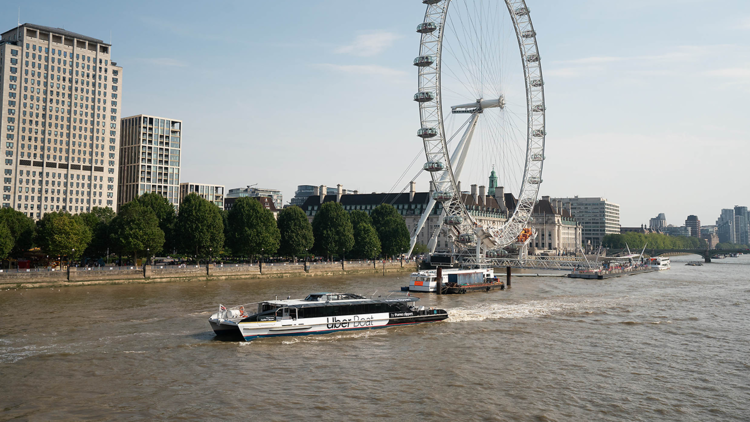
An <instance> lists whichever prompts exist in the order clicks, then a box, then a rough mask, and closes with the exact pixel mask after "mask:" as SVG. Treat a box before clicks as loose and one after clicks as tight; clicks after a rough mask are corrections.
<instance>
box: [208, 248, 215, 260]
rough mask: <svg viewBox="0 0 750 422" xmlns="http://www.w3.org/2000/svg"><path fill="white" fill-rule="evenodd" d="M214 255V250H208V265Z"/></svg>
mask: <svg viewBox="0 0 750 422" xmlns="http://www.w3.org/2000/svg"><path fill="white" fill-rule="evenodd" d="M213 254H214V248H208V263H209V264H210V263H211V258H212V256H213Z"/></svg>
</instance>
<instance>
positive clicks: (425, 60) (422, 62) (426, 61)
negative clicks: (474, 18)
mask: <svg viewBox="0 0 750 422" xmlns="http://www.w3.org/2000/svg"><path fill="white" fill-rule="evenodd" d="M433 63H435V58H434V57H432V56H419V57H417V58H416V59H414V66H417V67H428V66H432V64H433Z"/></svg>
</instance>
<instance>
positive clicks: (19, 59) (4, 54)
mask: <svg viewBox="0 0 750 422" xmlns="http://www.w3.org/2000/svg"><path fill="white" fill-rule="evenodd" d="M121 86H122V67H120V66H117V64H116V63H115V62H113V61H112V59H111V45H109V44H107V43H105V42H103V41H102V40H99V39H96V38H92V37H88V36H85V35H81V34H76V33H74V32H70V31H66V30H64V29H60V28H50V27H46V26H41V25H35V24H29V23H26V24H23V25H21V26H19V27H17V28H14V29H11V30H9V31H6V32H4V33H2V35H1V36H0V123H2V124H0V139H1V140H2V143H0V156H2V158H1V160H2V161H0V167H2V173H3V197H2V206H3V207H12V208H14V209H16V210H18V211H21V212H23V213H25V214H26V215H28V216H29V217H32V218H34V219H35V220H38V219H40V218H41V217H42V216H43V215H44V213H46V212H52V211H61V210H66V211H68V212H71V213H80V212H87V211H90V210H91V208H93V207H109V208H112V209H113V210H115V211H117V203H116V199H115V198H116V197H117V183H116V180H117V178H118V168H117V161H118V155H119V147H118V141H119V138H120V133H119V132H120V107H119V103H120V101H122V98H121V95H122V91H121V90H120V87H121Z"/></svg>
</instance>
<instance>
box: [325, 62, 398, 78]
mask: <svg viewBox="0 0 750 422" xmlns="http://www.w3.org/2000/svg"><path fill="white" fill-rule="evenodd" d="M313 66H315V67H318V68H321V69H326V70H331V71H334V72H340V73H348V74H352V75H367V76H383V77H388V78H400V77H403V76H406V75H407V73H406V72H404V71H401V70H396V69H391V68H389V67H385V66H378V65H338V64H330V63H321V64H316V65H313Z"/></svg>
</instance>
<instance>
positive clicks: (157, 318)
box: [0, 256, 750, 421]
mask: <svg viewBox="0 0 750 422" xmlns="http://www.w3.org/2000/svg"><path fill="white" fill-rule="evenodd" d="M694 259H697V257H695V256H692V257H678V258H673V265H672V270H670V271H665V272H660V273H651V274H642V275H637V276H631V277H626V278H620V279H612V280H603V281H602V280H599V281H593V280H571V279H567V278H553V277H539V278H519V277H517V278H515V279H514V282H513V287H512V288H511V289H509V290H507V291H493V292H491V293H473V294H467V295H460V296H442V297H438V296H434V295H423V296H421V297H422V300H421V301H420V304H423V305H427V306H438V307H442V308H445V309H447V310H448V311H449V313H450V319H449V320H447V321H445V322H439V323H434V324H423V325H418V326H411V327H398V328H389V329H385V330H375V331H366V332H354V333H345V334H330V335H323V336H310V337H291V338H283V339H281V338H276V339H263V340H258V341H254V342H251V343H240V342H225V341H217V340H215V339H214V335H213V333H212V332H211V330H210V328H209V326H208V322H207V318H208V317H209V315H210V314H211V313H213V312H215V311H216V310H217V309H218V304H219V303H224V304H227V305H236V304H240V303H249V302H256V301H259V300H264V299H270V298H273V297H275V296H277V295H278V296H279V297H286V296H287V295H291V296H292V297H302V296H305V295H306V294H307V293H309V292H313V291H343V292H352V293H360V294H370V293H373V292H375V291H378V293H377V294H378V295H380V294H387V292H389V291H393V290H397V289H398V288H399V287H400V286H402V285H405V284H406V283H407V280H408V276H405V275H399V276H386V277H383V276H372V277H362V276H358V277H332V278H302V279H272V280H234V281H216V282H188V283H171V284H151V285H147V284H139V285H122V286H116V285H114V286H90V287H71V288H62V289H57V288H55V289H49V288H48V289H38V290H4V291H0V420H11V419H20V420H53V419H55V420H86V419H88V420H102V419H118V420H141V419H169V420H180V419H184V420H212V419H215V420H228V419H239V418H242V419H245V420H271V421H277V420H278V421H286V420H313V419H323V418H325V419H328V420H362V421H368V420H397V419H399V420H401V419H403V420H437V419H441V420H519V421H581V420H601V421H621V420H631V421H654V420H674V421H707V420H716V421H730V420H745V421H746V420H750V324H749V322H750V318H749V316H750V256H743V257H740V258H728V259H725V260H721V261H715V263H713V264H710V265H705V266H703V267H688V266H685V265H684V264H685V263H686V262H687V261H689V260H694Z"/></svg>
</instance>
